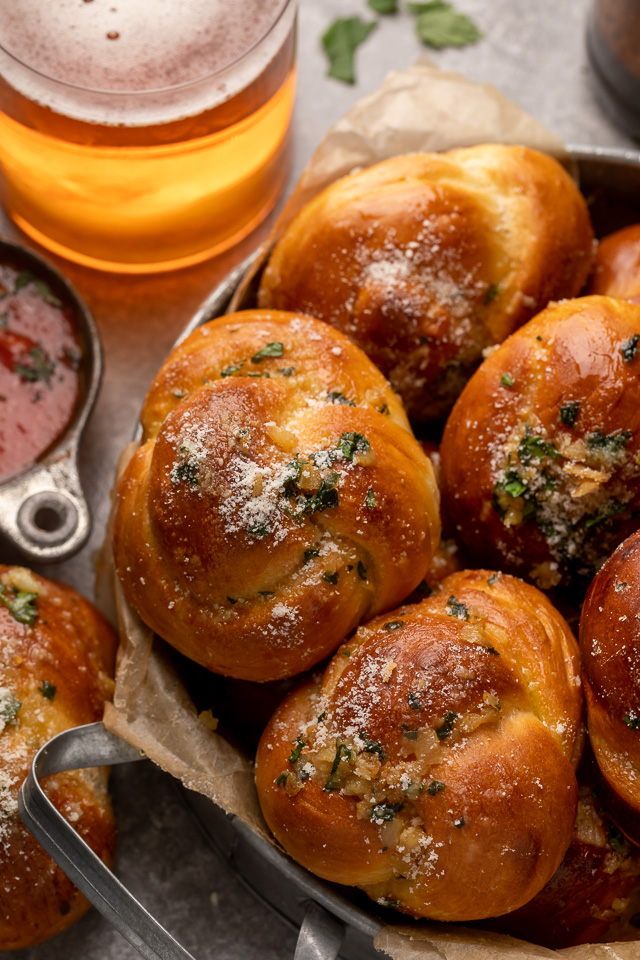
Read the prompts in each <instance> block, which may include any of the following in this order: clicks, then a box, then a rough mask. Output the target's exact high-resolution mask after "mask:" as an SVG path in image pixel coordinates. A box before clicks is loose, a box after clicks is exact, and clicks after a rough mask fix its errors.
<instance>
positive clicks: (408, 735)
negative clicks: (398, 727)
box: [402, 723, 418, 740]
mask: <svg viewBox="0 0 640 960" xmlns="http://www.w3.org/2000/svg"><path fill="white" fill-rule="evenodd" d="M402 729H403V731H404V732H403V734H402V736H403V737H404V738H405V739H406V740H417V739H418V728H417V727H410V726H409V724H408V723H403V724H402Z"/></svg>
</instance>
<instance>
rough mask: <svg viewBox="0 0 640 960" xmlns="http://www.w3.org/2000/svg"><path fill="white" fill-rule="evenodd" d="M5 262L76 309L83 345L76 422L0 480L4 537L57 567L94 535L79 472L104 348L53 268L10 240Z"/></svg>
mask: <svg viewBox="0 0 640 960" xmlns="http://www.w3.org/2000/svg"><path fill="white" fill-rule="evenodd" d="M0 261H2V262H7V263H9V264H11V265H12V266H15V267H17V268H18V269H25V270H29V271H30V272H31V273H33V274H34V276H36V277H37V278H39V279H41V280H43V281H45V282H46V283H47V284H48V286H49V287H50V288H51V290H52V291H53V293H54V294H55V295H56V296H57V297H58V298H59V299H60V300H61V301H62V302H63V304H64V305H65V306H69V307H71V309H72V311H73V319H74V323H75V328H76V332H77V334H78V338H79V343H80V349H81V354H82V360H81V364H80V370H79V374H80V390H79V397H78V401H77V403H76V407H75V410H74V412H73V415H72V417H71V419H70V420H69V422H68V424H67V425H66V427H65V428H64V430H63V431H62V433H61V434H60V436H59V437H58V438H57V440H56V441H55V442H54V444H53V446H52V447H50V448H49V450H47V451H46V452H45V453H44V454H43V455H42V456H40V457H39V458H38V459H37V460H36V461H35V462H34V463H31V464H29V465H27V466H26V467H23V468H22V469H20V470H18V471H17V472H16V473H14V474H12V475H11V476H9V477H7V478H5V479H4V480H0V537H2V538H3V539H4V540H5V541H6V542H8V544H9V545H13V547H15V548H17V550H18V552H19V553H20V555H21V556H22V557H24V558H25V559H26V560H28V561H32V562H35V563H45V562H56V561H59V560H65V559H67V557H69V556H71V554H73V553H75V552H76V551H77V550H79V549H80V547H81V546H82V545H83V543H84V542H85V541H86V539H87V537H88V536H89V532H90V530H91V517H90V514H89V507H88V505H87V502H86V499H85V497H84V494H83V491H82V486H81V483H80V476H79V473H78V446H79V443H80V438H81V436H82V431H83V430H84V427H85V425H86V423H87V420H88V417H89V414H90V413H91V410H92V408H93V405H94V403H95V401H96V397H97V395H98V389H99V386H100V379H101V376H102V348H101V345H100V338H99V336H98V330H97V327H96V324H95V321H94V319H93V317H92V316H91V314H90V313H89V310H88V309H87V307H86V306H85V304H84V303H83V301H82V299H81V298H80V296H79V295H78V293H76V291H75V290H74V288H73V287H72V286H71V284H70V283H69V281H68V280H66V279H65V278H64V277H63V275H62V274H61V273H60V271H59V270H57V269H56V268H55V267H54V266H53V265H52V264H51V263H49V262H48V261H47V260H45V259H44V258H43V257H41V256H39V255H38V254H36V253H34V251H33V250H30V249H29V248H28V247H25V246H23V245H22V244H19V243H15V242H13V241H11V240H8V239H5V238H0Z"/></svg>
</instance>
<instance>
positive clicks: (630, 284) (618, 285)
mask: <svg viewBox="0 0 640 960" xmlns="http://www.w3.org/2000/svg"><path fill="white" fill-rule="evenodd" d="M589 293H601V294H604V295H606V296H608V297H619V298H620V299H621V300H632V301H633V302H634V303H640V223H634V224H633V225H632V226H630V227H625V228H624V230H618V231H617V232H616V233H611V234H609V236H608V237H605V238H604V240H601V241H600V243H599V244H598V249H597V252H596V257H595V265H594V270H593V273H592V275H591V279H590V281H589Z"/></svg>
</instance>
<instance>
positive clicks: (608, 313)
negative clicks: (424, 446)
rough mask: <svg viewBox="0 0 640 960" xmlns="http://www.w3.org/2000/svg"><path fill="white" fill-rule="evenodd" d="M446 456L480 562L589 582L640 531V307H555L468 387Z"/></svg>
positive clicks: (594, 300) (446, 477)
mask: <svg viewBox="0 0 640 960" xmlns="http://www.w3.org/2000/svg"><path fill="white" fill-rule="evenodd" d="M440 454H441V472H442V483H443V488H442V489H443V500H444V506H445V509H446V510H447V513H448V516H449V517H450V518H451V519H452V520H453V521H454V523H455V525H456V536H459V537H460V539H461V540H462V541H463V542H464V543H465V544H466V545H467V547H468V548H469V549H470V550H471V552H472V556H473V557H474V560H475V562H480V563H487V564H491V565H492V566H497V567H500V568H501V569H508V570H511V571H517V572H518V573H519V574H521V575H523V576H526V577H527V578H530V579H532V580H534V581H535V582H537V584H538V585H539V586H540V587H542V588H547V587H551V586H555V585H556V584H558V583H564V584H566V583H569V582H571V581H572V580H573V581H584V580H585V579H587V578H589V579H590V578H591V576H593V572H594V571H595V570H596V569H597V568H598V566H599V565H600V564H601V563H602V561H603V560H604V558H605V557H607V556H608V555H609V554H610V553H611V551H612V550H613V549H614V548H615V546H616V545H617V544H618V543H620V541H621V540H623V539H624V538H625V537H626V536H627V535H628V534H629V533H630V532H631V531H632V530H635V529H636V528H637V527H638V508H639V507H640V306H638V305H636V304H632V303H625V302H624V301H622V300H614V299H612V298H609V297H583V298H581V299H578V300H569V301H565V302H562V303H557V304H551V305H550V306H549V307H548V309H547V310H544V311H543V312H542V313H541V314H539V315H538V316H537V317H535V318H534V319H533V320H530V321H529V323H527V324H526V326H524V327H523V328H522V329H521V330H518V331H517V333H515V334H513V336H511V337H510V338H509V339H508V340H507V341H506V343H504V344H502V346H500V347H499V348H498V349H497V350H496V351H495V352H494V353H493V354H492V355H491V356H490V357H489V358H488V359H487V360H486V361H485V362H484V363H483V364H482V366H481V367H480V369H479V370H478V371H477V373H476V374H475V375H474V376H473V378H472V379H471V380H470V382H469V384H468V385H467V387H466V389H465V390H464V392H463V394H462V396H461V397H460V399H459V400H458V402H457V404H456V406H455V408H454V410H453V412H452V414H451V416H450V418H449V420H448V422H447V425H446V428H445V432H444V438H443V441H442V445H441V448H440Z"/></svg>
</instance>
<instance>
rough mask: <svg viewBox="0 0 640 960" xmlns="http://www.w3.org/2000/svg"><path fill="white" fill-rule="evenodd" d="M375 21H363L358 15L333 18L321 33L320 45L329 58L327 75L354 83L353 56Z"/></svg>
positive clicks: (372, 28)
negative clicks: (327, 27)
mask: <svg viewBox="0 0 640 960" xmlns="http://www.w3.org/2000/svg"><path fill="white" fill-rule="evenodd" d="M376 27H377V23H375V22H372V23H365V21H364V20H361V19H360V17H347V18H346V19H338V20H334V21H333V23H332V24H331V26H330V27H329V29H328V30H327V31H326V33H324V34H323V35H322V46H323V47H324V49H325V52H326V54H327V56H328V58H329V76H330V77H335V79H336V80H342V81H343V82H344V83H355V79H356V78H355V73H354V66H353V58H354V54H355V51H356V49H357V48H358V47H359V46H360V44H361V43H364V41H365V40H366V39H367V37H368V36H369V34H370V33H371V31H372V30H375V28H376Z"/></svg>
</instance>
